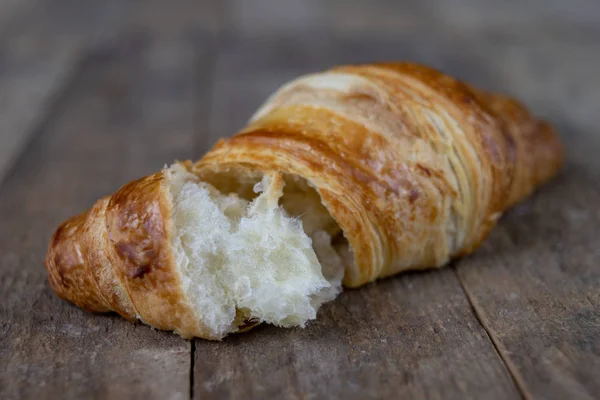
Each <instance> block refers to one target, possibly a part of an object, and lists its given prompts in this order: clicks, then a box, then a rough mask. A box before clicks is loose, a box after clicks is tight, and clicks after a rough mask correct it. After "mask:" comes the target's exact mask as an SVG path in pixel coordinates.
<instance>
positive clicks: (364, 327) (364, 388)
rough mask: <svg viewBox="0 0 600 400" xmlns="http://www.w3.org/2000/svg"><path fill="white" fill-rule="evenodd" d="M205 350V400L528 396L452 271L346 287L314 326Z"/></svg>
mask: <svg viewBox="0 0 600 400" xmlns="http://www.w3.org/2000/svg"><path fill="white" fill-rule="evenodd" d="M381 304H385V306H384V307H382V306H381ZM195 355H196V357H195V364H194V365H195V379H194V384H195V388H194V395H195V398H198V399H205V398H206V399H222V398H232V399H247V398H253V399H261V398H291V399H293V398H302V399H303V398H308V399H312V398H314V399H319V398H344V399H346V398H347V399H366V398H410V399H416V398H419V399H450V398H456V399H468V398H473V399H476V398H486V399H518V398H520V395H519V392H518V391H517V390H516V388H515V386H514V385H513V383H512V381H511V378H510V376H509V374H508V372H507V371H506V369H505V367H504V365H503V364H502V362H501V361H500V359H499V357H498V355H497V354H496V352H495V350H494V347H493V346H492V344H491V342H490V340H489V338H488V337H487V334H486V333H485V331H484V330H483V329H482V328H481V326H480V325H479V323H478V321H477V319H476V318H475V316H474V315H473V313H472V312H471V307H470V305H469V302H468V300H467V299H466V297H465V295H464V292H463V291H462V289H461V287H460V285H459V282H458V280H457V278H456V276H455V275H454V272H453V271H452V270H451V269H445V270H441V271H435V272H430V273H421V274H404V275H402V276H400V277H396V278H392V279H386V280H383V281H380V282H378V283H377V284H371V285H368V286H366V287H364V288H362V289H358V290H350V291H346V292H344V293H343V294H342V295H341V296H340V297H339V298H338V299H336V301H335V302H333V303H330V304H328V305H326V306H324V307H323V309H322V310H321V311H320V312H319V316H318V319H317V320H316V321H314V322H312V323H309V325H308V326H307V328H305V329H301V328H297V329H291V330H283V329H278V328H275V327H270V326H265V327H259V328H255V330H254V331H251V332H249V333H248V334H246V335H234V336H232V337H229V338H226V339H225V340H224V341H223V342H222V343H211V342H204V341H197V342H196V350H195Z"/></svg>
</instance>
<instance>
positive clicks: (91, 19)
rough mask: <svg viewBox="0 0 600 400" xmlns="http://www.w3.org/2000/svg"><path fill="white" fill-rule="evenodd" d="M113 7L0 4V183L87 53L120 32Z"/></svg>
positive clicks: (61, 1) (30, 1)
mask: <svg viewBox="0 0 600 400" xmlns="http://www.w3.org/2000/svg"><path fill="white" fill-rule="evenodd" d="M114 5H115V2H114V1H113V0H109V1H106V2H102V3H98V2H87V1H83V2H73V1H70V0H52V1H45V0H27V1H23V2H20V3H14V2H12V1H10V2H8V3H7V4H2V8H1V9H0V13H1V14H2V17H0V93H1V94H2V95H1V96H0V181H1V180H2V178H3V176H4V174H5V173H6V172H7V170H8V169H9V168H10V166H11V164H12V163H13V161H14V160H15V159H16V158H17V156H18V155H19V154H20V152H21V151H22V150H23V149H24V148H25V146H26V144H27V143H28V140H29V139H30V137H31V136H32V134H33V133H34V132H35V130H36V129H37V128H38V126H39V125H40V124H41V123H43V121H44V119H45V118H46V117H47V116H48V115H47V114H48V112H49V111H50V109H51V106H52V104H53V103H54V101H55V100H56V98H57V96H58V95H60V93H61V91H62V90H63V89H64V88H65V87H66V86H67V85H68V83H69V81H70V79H71V78H72V76H73V73H74V71H76V70H77V68H79V64H80V62H81V60H82V58H83V56H84V52H85V48H86V47H87V46H88V45H89V44H90V43H92V42H94V41H97V40H98V39H99V38H100V37H102V36H110V35H111V34H113V33H114V32H117V31H119V27H120V23H119V21H120V19H121V17H122V15H123V14H117V15H116V16H115V15H114V13H113V11H114ZM122 6H123V7H122V8H126V7H125V6H126V3H125V2H122ZM107 25H109V26H111V27H112V29H111V30H110V31H107V30H105V29H104V27H105V26H107Z"/></svg>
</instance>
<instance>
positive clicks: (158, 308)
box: [46, 172, 213, 339]
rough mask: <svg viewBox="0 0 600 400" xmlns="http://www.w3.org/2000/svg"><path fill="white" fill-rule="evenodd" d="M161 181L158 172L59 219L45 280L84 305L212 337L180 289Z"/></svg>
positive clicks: (167, 200)
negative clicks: (47, 277)
mask: <svg viewBox="0 0 600 400" xmlns="http://www.w3.org/2000/svg"><path fill="white" fill-rule="evenodd" d="M164 180H165V178H164V174H163V173H162V172H161V173H157V174H154V175H150V176H147V177H144V178H142V179H139V180H137V181H134V182H130V183H128V184H127V185H125V186H123V187H122V188H121V189H120V190H119V191H118V192H116V193H115V194H114V195H113V196H111V197H110V198H103V199H101V200H99V201H98V202H97V203H96V204H95V205H94V207H92V208H91V209H90V210H89V211H88V212H86V213H85V214H82V215H80V216H77V217H74V218H72V219H70V220H68V221H66V222H65V223H63V224H62V225H61V227H60V228H59V229H58V230H57V231H56V233H55V234H54V236H53V238H52V241H51V243H50V247H49V250H48V255H47V257H46V268H47V269H48V275H49V279H50V283H51V286H52V288H53V289H54V291H55V292H56V293H57V294H58V295H59V296H61V297H63V298H64V299H66V300H69V301H72V302H73V303H75V304H76V305H78V306H79V307H81V308H83V309H85V310H88V311H95V312H107V311H115V312H117V313H119V314H120V315H122V316H123V317H125V318H127V319H129V320H135V319H136V318H138V319H141V320H142V321H143V322H145V323H147V324H149V325H152V326H154V327H156V328H159V329H165V330H174V331H176V332H177V333H179V334H180V335H182V336H184V337H193V336H200V337H206V338H210V339H212V338H213V337H212V336H211V335H210V333H209V331H208V330H207V329H206V328H205V327H204V326H202V325H201V323H200V321H199V318H198V316H197V315H196V314H195V311H194V309H193V307H192V306H191V304H190V303H189V301H188V299H187V298H186V296H185V293H184V292H183V289H182V285H181V277H180V275H179V270H178V268H177V266H176V265H175V261H174V258H173V253H172V250H171V247H170V242H169V241H170V237H171V235H172V227H171V212H172V204H171V198H170V194H169V192H168V188H166V185H165V184H164Z"/></svg>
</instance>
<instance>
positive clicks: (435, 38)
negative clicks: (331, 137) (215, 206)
mask: <svg viewBox="0 0 600 400" xmlns="http://www.w3.org/2000/svg"><path fill="white" fill-rule="evenodd" d="M175 3H176V4H173V2H168V3H167V2H161V1H158V0H156V1H155V0H152V1H148V2H130V1H123V0H105V1H103V2H94V1H73V0H24V1H21V2H15V1H14V0H9V1H4V2H2V3H1V4H0V32H2V35H1V36H0V128H1V129H0V138H3V137H4V136H3V135H12V140H14V138H15V137H16V138H18V139H19V142H18V143H19V144H17V145H10V146H9V145H6V143H8V141H4V142H3V143H0V176H1V175H2V171H3V168H2V166H1V164H2V162H3V161H2V158H3V156H2V154H9V157H12V160H16V159H17V156H18V154H19V152H21V151H23V150H24V153H23V154H22V155H21V156H20V157H18V162H17V163H16V165H15V167H14V168H12V169H10V167H8V168H6V167H5V168H4V171H7V170H8V171H9V172H8V175H7V176H6V178H5V179H4V181H3V182H2V184H1V186H0V296H2V301H1V302H0V360H2V361H1V365H2V368H0V397H1V398H3V399H4V398H8V399H10V398H44V397H45V398H75V397H77V398H82V397H83V398H88V397H94V398H129V397H148V398H153V397H154V398H187V397H194V398H223V397H225V396H231V397H233V398H236V397H238V398H239V397H244V398H265V397H278V398H327V397H336V395H337V396H339V397H344V396H345V397H348V398H369V397H370V398H398V397H406V398H415V399H418V398H519V397H522V398H528V399H529V398H544V399H545V398H551V399H552V398H557V399H563V398H582V399H588V398H598V393H600V387H599V382H600V379H599V378H598V377H599V376H600V365H599V362H600V361H599V360H600V350H599V347H598V343H599V340H598V337H599V336H600V317H599V314H598V310H599V309H600V298H599V297H598V296H599V295H598V294H599V293H600V276H599V275H598V264H599V262H600V254H599V253H598V248H600V243H598V240H599V239H598V238H599V237H600V232H598V226H600V224H599V223H600V214H599V212H598V209H599V206H598V204H600V192H599V191H598V189H597V188H598V187H599V186H600V185H599V183H600V179H599V175H598V171H600V157H598V156H597V154H598V151H599V150H600V139H599V138H600V133H599V131H598V128H597V127H598V126H599V124H600V119H599V118H600V112H598V111H599V110H598V106H597V104H598V99H600V83H599V81H598V79H597V78H596V74H597V71H598V69H600V48H599V47H598V43H600V30H599V29H598V27H597V20H598V16H599V15H600V4H599V3H598V2H597V1H595V0H575V1H573V2H564V1H560V0H549V1H541V0H527V1H520V2H497V1H492V0H490V1H475V0H460V1H453V2H447V1H444V0H432V1H428V2H421V1H416V0H405V1H401V2H399V1H395V0H378V1H368V2H367V1H360V0H328V1H318V2H317V1H312V0H311V1H307V2H292V1H289V0H285V1H272V0H260V1H257V2H246V1H245V0H244V1H243V2H242V1H240V0H229V1H216V0H206V1H191V0H179V1H177V2H175ZM38 5H41V6H38ZM206 37H210V38H211V42H210V43H209V44H208V45H207V42H206V40H205V38H206ZM213 39H215V40H216V41H215V42H213V41H212V40H213ZM213 44H216V46H213ZM97 46H100V49H98V48H97ZM215 53H216V54H217V55H218V58H217V59H216V61H214V60H213V56H214V54H215ZM383 59H387V60H390V59H396V60H397V59H406V60H412V61H417V62H422V63H426V64H429V65H431V66H434V67H436V68H441V69H443V70H444V71H445V72H448V73H450V74H452V75H454V76H457V77H459V78H461V79H465V80H468V81H471V82H473V83H475V84H477V85H480V86H482V87H484V88H490V89H495V90H500V91H503V92H507V93H509V94H511V95H514V96H516V97H517V98H520V99H522V100H523V101H524V102H525V103H526V104H528V105H529V106H531V107H532V109H533V110H534V111H535V112H536V113H537V114H540V115H541V116H543V117H546V118H548V119H550V120H551V121H552V122H554V123H555V124H556V125H557V127H558V128H559V133H560V134H561V135H562V136H563V138H564V139H565V142H566V144H567V150H568V166H567V168H566V170H565V171H564V172H563V173H562V175H561V176H560V177H559V178H558V179H557V180H556V181H555V182H554V183H551V184H550V185H549V186H548V187H546V188H544V189H542V190H541V191H540V192H539V193H538V194H536V195H535V196H534V197H533V198H532V199H531V200H528V201H526V202H525V203H524V204H522V205H520V206H518V207H517V208H516V209H515V210H513V211H511V212H509V213H508V214H507V215H506V216H505V218H503V220H502V221H501V222H500V224H499V226H498V227H497V228H496V230H494V231H493V232H492V236H491V237H490V239H489V240H488V241H487V242H486V243H485V244H484V247H483V248H482V249H480V251H478V252H477V253H476V254H475V255H474V256H472V257H470V258H468V259H465V260H462V261H460V262H458V263H457V264H456V265H455V267H452V268H447V269H445V270H441V271H435V272H426V273H420V274H405V275H402V276H399V277H395V278H392V279H388V280H384V281H382V282H380V283H377V284H375V285H371V286H368V287H366V288H364V289H359V290H353V291H347V292H345V293H344V294H343V295H342V296H341V297H340V298H339V299H338V300H337V301H336V302H334V303H332V304H329V305H326V306H325V307H324V308H323V310H322V311H321V312H320V315H319V319H318V320H317V321H314V322H313V323H311V324H309V326H308V327H307V328H306V329H295V330H284V329H278V328H275V327H260V328H258V329H256V330H255V331H253V332H250V333H248V334H247V335H243V336H242V335H240V336H233V337H231V338H228V339H227V340H225V341H224V342H222V343H208V342H202V341H196V342H193V343H190V342H185V341H182V340H181V339H179V338H178V337H175V336H172V335H170V334H165V333H162V332H157V331H153V330H151V329H148V328H147V327H144V326H137V325H132V324H129V323H127V322H125V321H123V320H121V319H120V318H117V317H115V316H110V315H109V316H94V315H90V314H87V313H85V312H83V311H80V310H79V309H76V308H75V307H73V306H70V305H68V304H67V303H65V302H62V301H60V300H59V299H57V298H56V296H54V295H53V294H52V293H51V292H50V289H49V287H48V285H47V283H46V276H45V272H44V270H43V267H42V264H41V262H42V258H43V255H44V252H45V249H46V245H47V240H48V238H49V236H50V234H51V232H52V231H53V229H54V228H55V227H56V226H57V224H58V223H59V222H60V221H61V220H62V219H63V218H66V217H67V216H70V215H72V214H73V213H75V212H78V211H80V210H83V209H85V208H86V207H88V206H89V205H91V204H92V202H93V201H94V200H96V199H97V198H98V197H100V196H102V195H104V194H107V193H110V192H113V191H114V190H115V189H117V188H118V186H119V185H121V184H123V183H125V182H126V181H128V180H130V179H133V178H136V177H139V176H142V175H144V174H147V173H149V172H152V171H155V170H156V169H157V168H160V167H161V166H162V165H163V164H164V163H167V162H170V161H172V160H173V159H174V158H179V159H184V158H197V157H198V156H199V155H200V154H201V153H202V152H204V151H205V150H206V149H207V147H208V146H209V145H210V144H212V143H214V141H216V140H217V138H219V137H222V136H228V135H230V134H232V133H233V132H234V131H235V130H237V129H238V128H240V127H241V126H242V125H243V124H244V123H245V122H246V120H247V118H248V117H249V116H250V115H251V113H252V112H253V111H254V110H255V109H256V107H258V105H259V104H260V103H261V102H262V101H263V100H264V99H265V98H266V96H267V95H268V94H270V93H271V92H272V91H273V90H274V89H275V88H277V87H278V86H279V85H280V84H282V83H284V82H285V81H287V80H288V79H291V78H294V77H295V76H297V75H299V74H303V73H306V72H311V71H315V70H320V69H324V68H327V67H330V66H331V65H333V64H342V63H349V62H365V61H377V60H383ZM82 60H84V62H83V64H82V63H81V61H82ZM213 61H214V62H213ZM80 67H82V70H81V71H80V72H77V73H73V72H76V71H77V68H80ZM72 79H75V81H74V82H72V84H70V83H69V82H71V80H72ZM66 88H67V89H66ZM63 92H64V93H63ZM53 93H59V94H60V93H63V95H62V96H63V97H64V98H63V99H62V100H61V102H60V104H58V105H57V106H55V105H53V100H52V99H53V98H56V96H54V95H53ZM44 121H47V122H45V123H44ZM40 125H42V126H41V128H40ZM38 130H39V133H38V135H37V137H36V139H35V140H34V141H33V143H32V144H31V145H30V146H28V147H27V146H26V145H24V144H26V143H27V141H28V139H27V137H29V136H27V135H26V134H27V133H31V132H35V131H38ZM0 142H1V140H0ZM8 149H12V150H8ZM15 149H17V150H15ZM19 149H20V150H19ZM4 159H5V160H6V159H7V158H6V157H4ZM12 163H13V161H10V160H9V161H4V165H5V166H9V165H11V164H12ZM1 179H2V178H1V177H0V180H1ZM381 303H385V304H386V306H385V307H382V306H381ZM491 339H493V341H492V340H491ZM191 356H193V359H191ZM509 371H510V373H509ZM190 383H191V384H192V385H191V386H190Z"/></svg>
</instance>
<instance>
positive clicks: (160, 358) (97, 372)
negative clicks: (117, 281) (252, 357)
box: [0, 33, 205, 399]
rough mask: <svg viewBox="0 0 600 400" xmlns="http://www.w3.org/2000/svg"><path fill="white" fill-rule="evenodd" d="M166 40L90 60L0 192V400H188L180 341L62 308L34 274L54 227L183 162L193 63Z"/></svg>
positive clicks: (194, 51)
mask: <svg viewBox="0 0 600 400" xmlns="http://www.w3.org/2000/svg"><path fill="white" fill-rule="evenodd" d="M171 40H172V38H167V39H165V38H153V37H152V35H144V34H143V33H140V34H131V35H128V36H127V37H125V38H123V40H122V41H121V42H120V44H119V46H118V47H116V48H115V47H111V46H109V47H107V48H103V49H99V50H96V51H94V52H92V53H91V55H90V56H89V57H88V59H87V61H86V62H85V64H84V66H83V68H82V70H81V71H80V73H79V74H78V75H79V77H78V78H77V80H76V81H75V82H74V84H73V86H72V87H71V88H70V89H69V91H68V93H67V96H66V99H65V101H64V102H63V103H62V104H61V105H60V107H57V108H56V110H55V113H54V115H55V119H54V120H52V121H50V122H49V123H48V124H47V125H46V126H45V128H44V130H43V131H42V132H40V135H39V136H38V137H37V140H36V141H35V142H34V143H33V144H32V146H31V147H30V148H29V149H28V151H27V155H26V156H25V157H22V158H21V159H20V161H19V163H18V164H17V166H16V168H15V170H14V171H13V173H12V174H11V175H10V176H9V178H8V179H7V181H6V182H5V184H4V185H3V187H2V191H1V194H0V220H2V225H1V228H0V243H1V250H0V254H1V256H0V257H1V258H0V288H1V292H0V296H2V298H3V301H2V305H1V311H0V315H2V322H1V328H0V329H1V331H2V341H1V344H0V354H1V358H2V360H3V368H2V373H0V388H2V389H1V392H2V396H1V397H2V398H40V397H54V396H59V397H60V398H82V397H83V398H86V397H89V396H93V397H97V398H157V399H163V398H175V399H176V398H187V397H188V394H189V371H190V342H187V341H183V340H181V338H179V337H177V336H175V335H172V334H169V333H164V332H158V331H154V330H151V329H149V328H147V327H145V326H141V325H134V324H131V323H128V322H126V321H125V320H123V319H121V318H119V317H116V316H99V315H93V314H89V313H85V312H83V311H82V310H79V309H77V308H75V307H73V306H71V305H69V304H67V303H66V302H62V301H61V300H59V299H58V298H57V297H56V296H55V295H54V294H52V293H51V290H50V288H49V287H48V284H47V282H46V274H45V272H44V270H43V268H42V264H41V263H42V259H43V255H44V252H45V250H46V246H47V240H48V237H49V235H50V234H51V232H52V230H53V229H54V228H55V227H56V225H57V224H58V223H59V222H60V221H61V220H62V219H63V218H65V217H67V216H70V215H72V214H74V213H77V212H79V211H80V210H82V209H84V208H86V207H87V206H89V204H91V202H92V201H93V200H94V199H96V198H97V197H99V196H101V195H104V194H106V193H108V192H110V191H113V190H114V189H115V188H117V187H118V186H119V185H121V184H123V183H125V182H127V181H129V180H131V179H133V178H136V177H139V176H141V175H144V174H146V173H148V172H149V171H151V170H154V169H156V168H157V166H161V165H163V164H164V163H166V162H170V161H172V160H173V159H174V158H175V157H191V156H192V154H191V150H192V149H193V148H194V142H195V140H196V139H195V132H194V123H195V115H194V111H195V107H197V106H198V105H199V104H200V103H199V102H196V96H197V95H198V91H199V89H200V88H199V86H197V81H196V77H197V76H198V74H200V73H202V71H203V68H204V65H205V64H204V63H202V62H199V60H200V59H201V58H200V56H201V54H202V53H201V50H202V49H201V48H200V47H199V46H197V45H192V43H191V42H190V41H189V40H187V39H186V38H185V37H179V38H178V39H177V40H176V45H175V44H174V43H173V42H172V41H171ZM165 60H166V61H165ZM165 132H168V133H165Z"/></svg>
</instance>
